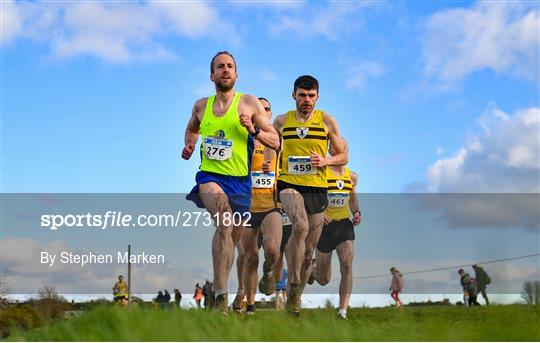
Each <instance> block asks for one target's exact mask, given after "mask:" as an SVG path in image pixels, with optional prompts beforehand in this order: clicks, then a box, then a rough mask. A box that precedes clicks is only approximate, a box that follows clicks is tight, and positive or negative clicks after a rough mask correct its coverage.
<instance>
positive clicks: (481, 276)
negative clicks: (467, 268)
mask: <svg viewBox="0 0 540 343" xmlns="http://www.w3.org/2000/svg"><path fill="white" fill-rule="evenodd" d="M472 267H473V269H474V276H475V278H476V283H477V284H478V291H479V292H481V293H482V297H483V298H484V300H485V301H486V305H489V299H488V296H487V292H486V286H487V285H489V284H490V283H491V278H490V277H489V275H488V274H487V273H486V271H485V270H484V268H482V267H480V266H478V265H476V264H475V265H473V266H472Z"/></svg>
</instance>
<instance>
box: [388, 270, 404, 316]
mask: <svg viewBox="0 0 540 343" xmlns="http://www.w3.org/2000/svg"><path fill="white" fill-rule="evenodd" d="M390 273H392V283H391V284H390V291H391V292H392V293H390V295H391V296H392V299H394V301H395V302H396V306H397V307H401V306H403V303H402V302H401V300H400V299H399V293H401V292H403V286H404V283H403V275H402V274H401V273H400V272H399V270H397V269H396V268H394V267H392V268H390Z"/></svg>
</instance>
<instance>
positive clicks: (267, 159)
mask: <svg viewBox="0 0 540 343" xmlns="http://www.w3.org/2000/svg"><path fill="white" fill-rule="evenodd" d="M275 154H276V151H275V150H274V149H270V148H268V147H264V163H263V165H262V170H263V172H265V173H269V172H271V171H272V170H274V171H275V170H277V166H273V165H272V159H273V158H274V155H275Z"/></svg>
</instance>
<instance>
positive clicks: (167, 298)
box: [163, 290, 171, 310]
mask: <svg viewBox="0 0 540 343" xmlns="http://www.w3.org/2000/svg"><path fill="white" fill-rule="evenodd" d="M170 302H171V294H170V293H169V291H168V290H165V294H164V295H163V308H164V309H166V310H168V309H169V305H170Z"/></svg>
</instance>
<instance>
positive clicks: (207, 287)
mask: <svg viewBox="0 0 540 343" xmlns="http://www.w3.org/2000/svg"><path fill="white" fill-rule="evenodd" d="M202 294H203V297H204V303H203V305H204V308H206V309H211V308H212V307H213V305H214V300H215V297H216V295H215V292H214V284H213V283H212V282H210V281H208V279H207V280H206V283H205V284H204V286H203V287H202Z"/></svg>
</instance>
